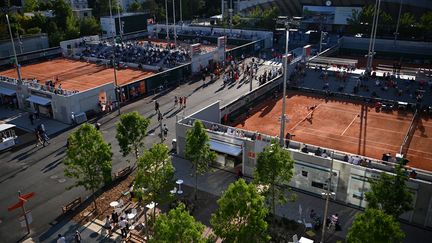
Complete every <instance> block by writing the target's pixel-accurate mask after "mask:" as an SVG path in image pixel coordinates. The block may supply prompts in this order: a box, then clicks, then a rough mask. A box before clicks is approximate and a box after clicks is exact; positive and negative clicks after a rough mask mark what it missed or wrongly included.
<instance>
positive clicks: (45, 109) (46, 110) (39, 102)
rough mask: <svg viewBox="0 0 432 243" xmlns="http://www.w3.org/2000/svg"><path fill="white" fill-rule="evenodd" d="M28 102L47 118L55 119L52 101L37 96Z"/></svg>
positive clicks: (31, 97)
mask: <svg viewBox="0 0 432 243" xmlns="http://www.w3.org/2000/svg"><path fill="white" fill-rule="evenodd" d="M26 101H28V102H30V103H31V104H32V107H33V109H34V110H35V111H36V112H38V113H39V114H41V115H43V116H47V117H51V118H52V117H53V112H52V107H51V99H49V98H48V97H41V96H37V95H30V96H29V97H28V98H27V99H26Z"/></svg>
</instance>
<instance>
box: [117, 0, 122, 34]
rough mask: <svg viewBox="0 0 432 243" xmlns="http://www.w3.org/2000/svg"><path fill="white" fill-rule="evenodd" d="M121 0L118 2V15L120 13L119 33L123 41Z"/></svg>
mask: <svg viewBox="0 0 432 243" xmlns="http://www.w3.org/2000/svg"><path fill="white" fill-rule="evenodd" d="M120 1H121V0H120ZM120 1H119V2H118V3H117V15H118V24H119V34H120V40H121V41H123V28H122V23H121V17H120V16H121V15H120V14H121V13H120Z"/></svg>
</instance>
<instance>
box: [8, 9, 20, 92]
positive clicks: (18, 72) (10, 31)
mask: <svg viewBox="0 0 432 243" xmlns="http://www.w3.org/2000/svg"><path fill="white" fill-rule="evenodd" d="M6 21H7V24H8V28H9V35H10V39H11V42H12V50H13V53H14V58H15V65H16V69H17V76H18V85H21V84H22V79H21V67H20V65H19V63H18V58H17V54H16V50H15V42H14V40H13V36H12V30H11V26H10V22H9V16H8V15H7V14H6Z"/></svg>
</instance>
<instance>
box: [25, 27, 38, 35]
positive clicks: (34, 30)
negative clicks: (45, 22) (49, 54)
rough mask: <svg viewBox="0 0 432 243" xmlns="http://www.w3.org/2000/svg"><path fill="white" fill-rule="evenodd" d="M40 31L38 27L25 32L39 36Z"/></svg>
mask: <svg viewBox="0 0 432 243" xmlns="http://www.w3.org/2000/svg"><path fill="white" fill-rule="evenodd" d="M41 31H42V30H41V29H40V28H39V27H33V28H29V29H27V30H26V33H27V34H31V35H32V34H40V33H41Z"/></svg>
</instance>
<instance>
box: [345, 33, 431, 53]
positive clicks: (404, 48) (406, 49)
mask: <svg viewBox="0 0 432 243" xmlns="http://www.w3.org/2000/svg"><path fill="white" fill-rule="evenodd" d="M341 44H342V46H341V48H346V49H356V50H365V51H366V52H367V50H368V48H369V38H355V37H348V36H344V37H342V38H341ZM375 51H381V52H395V53H408V54H419V55H430V56H432V44H431V43H430V42H417V41H399V40H398V41H396V42H394V40H383V39H377V40H376V42H375Z"/></svg>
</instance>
